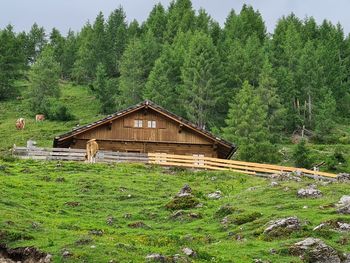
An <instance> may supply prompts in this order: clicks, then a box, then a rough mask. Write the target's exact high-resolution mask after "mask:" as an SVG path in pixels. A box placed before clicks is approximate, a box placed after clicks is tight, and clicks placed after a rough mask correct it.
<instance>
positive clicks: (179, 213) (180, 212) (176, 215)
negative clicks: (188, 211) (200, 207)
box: [170, 210, 185, 219]
mask: <svg viewBox="0 0 350 263" xmlns="http://www.w3.org/2000/svg"><path fill="white" fill-rule="evenodd" d="M184 215H185V212H184V211H183V210H177V211H175V212H174V213H172V214H171V215H170V218H172V219H178V218H180V217H182V216H184Z"/></svg>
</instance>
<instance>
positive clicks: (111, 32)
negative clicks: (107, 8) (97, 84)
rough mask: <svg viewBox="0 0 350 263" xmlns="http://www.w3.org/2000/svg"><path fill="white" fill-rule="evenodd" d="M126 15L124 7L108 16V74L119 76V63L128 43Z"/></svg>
mask: <svg viewBox="0 0 350 263" xmlns="http://www.w3.org/2000/svg"><path fill="white" fill-rule="evenodd" d="M125 19H126V15H125V12H124V10H123V8H122V7H120V8H118V9H116V10H114V11H113V12H112V13H111V15H110V16H109V18H108V21H107V25H106V38H107V41H108V52H107V53H108V55H107V70H108V75H109V76H112V77H119V76H120V70H119V63H120V59H121V57H122V55H123V52H124V50H125V46H126V44H127V41H128V39H127V37H128V36H127V23H126V21H125Z"/></svg>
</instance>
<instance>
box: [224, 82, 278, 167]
mask: <svg viewBox="0 0 350 263" xmlns="http://www.w3.org/2000/svg"><path fill="white" fill-rule="evenodd" d="M226 125H227V126H226V127H225V128H224V129H223V132H224V136H225V138H226V139H228V140H230V141H232V142H234V143H236V144H237V145H238V158H239V159H241V160H245V161H251V162H276V160H277V159H278V156H277V155H276V152H277V151H276V148H275V147H274V146H272V145H271V143H270V136H269V132H268V128H267V125H268V124H267V106H266V105H265V104H264V103H263V101H262V99H261V98H260V96H259V95H258V94H257V93H256V92H254V89H253V87H252V86H251V85H250V84H249V83H248V82H247V81H245V82H244V83H243V86H242V89H241V90H240V91H239V93H238V94H237V95H236V96H235V98H234V100H233V101H232V103H230V109H229V112H228V115H227V118H226Z"/></svg>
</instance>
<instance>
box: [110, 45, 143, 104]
mask: <svg viewBox="0 0 350 263" xmlns="http://www.w3.org/2000/svg"><path fill="white" fill-rule="evenodd" d="M143 51H144V50H143V45H142V42H141V41H140V40H139V39H133V40H131V41H130V42H129V44H128V46H127V47H126V49H125V52H124V54H123V56H122V59H121V62H120V74H121V75H120V79H119V82H120V85H119V93H120V94H119V96H118V102H117V104H118V107H119V108H124V107H129V106H131V105H133V104H136V103H139V102H140V101H141V100H142V96H143V90H144V86H145V81H146V80H145V64H144V59H143Z"/></svg>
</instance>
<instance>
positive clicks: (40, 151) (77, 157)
mask: <svg viewBox="0 0 350 263" xmlns="http://www.w3.org/2000/svg"><path fill="white" fill-rule="evenodd" d="M13 154H14V155H15V156H18V157H19V158H22V159H35V160H62V161H81V162H83V161H85V150H84V149H68V148H39V147H15V148H14V149H13ZM96 162H100V163H112V162H114V163H120V162H137V163H149V164H157V165H162V166H178V167H187V168H195V169H208V170H231V171H234V172H238V173H243V174H252V175H259V174H281V173H285V172H300V173H303V174H304V175H306V176H322V177H328V178H335V177H336V175H335V174H332V173H326V172H320V171H312V170H307V169H303V168H295V167H287V166H280V165H272V164H261V163H251V162H242V161H234V160H226V159H218V158H211V157H204V156H203V157H201V156H190V155H173V154H166V153H148V154H147V153H125V152H111V151H99V152H98V154H97V156H96Z"/></svg>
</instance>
